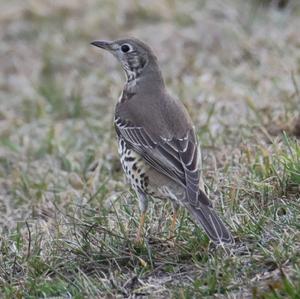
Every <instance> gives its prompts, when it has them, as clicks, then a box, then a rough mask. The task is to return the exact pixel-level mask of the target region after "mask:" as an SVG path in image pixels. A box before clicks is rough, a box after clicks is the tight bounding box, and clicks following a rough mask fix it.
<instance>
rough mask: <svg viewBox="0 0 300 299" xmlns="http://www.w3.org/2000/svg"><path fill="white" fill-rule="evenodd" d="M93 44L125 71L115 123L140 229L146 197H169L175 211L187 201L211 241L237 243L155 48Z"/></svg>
mask: <svg viewBox="0 0 300 299" xmlns="http://www.w3.org/2000/svg"><path fill="white" fill-rule="evenodd" d="M92 45H94V46H96V47H100V48H102V49H105V50H107V51H108V52H110V53H111V54H113V55H114V56H115V57H116V58H117V59H118V61H119V62H120V63H121V65H122V67H123V69H124V70H125V73H126V75H127V82H126V84H125V86H124V89H123V92H122V94H121V96H120V98H119V101H118V103H117V105H116V109H115V119H114V123H115V129H116V132H117V135H118V143H119V154H120V157H121V163H122V167H123V170H124V172H125V173H126V176H127V177H128V179H129V180H130V182H131V185H132V188H133V189H134V190H135V192H136V194H137V197H138V199H139V206H140V210H141V222H140V229H139V234H140V232H141V229H142V226H143V224H144V217H145V212H146V210H147V206H148V197H149V196H153V197H157V198H161V199H169V200H171V202H172V204H173V208H174V215H176V211H177V209H178V207H179V206H183V207H185V208H186V209H187V210H188V211H189V213H190V214H191V215H192V217H193V218H194V220H195V221H196V223H197V224H199V225H201V226H202V227H203V229H204V230H205V232H206V234H207V235H208V236H209V238H210V239H211V240H212V241H213V242H215V243H217V244H220V243H233V238H232V236H231V234H230V232H229V231H228V230H227V228H226V227H225V226H224V224H223V222H222V221H221V219H220V218H219V217H218V216H217V214H216V213H215V211H214V210H213V207H212V204H211V202H210V200H209V199H208V197H207V195H206V193H205V191H204V184H203V181H202V174H201V155H200V149H199V146H198V142H197V138H196V135H195V130H194V126H193V123H192V121H191V118H190V116H189V114H188V112H187V110H186V109H185V107H184V106H183V104H182V103H181V102H180V101H179V100H177V99H174V98H173V97H171V96H170V95H169V94H168V93H167V91H166V88H165V84H164V80H163V77H162V74H161V71H160V69H159V66H158V62H157V59H156V57H155V55H154V54H153V52H152V50H151V49H150V48H149V47H148V46H147V45H146V44H145V43H143V42H142V41H140V40H137V39H121V40H116V41H94V42H92ZM174 221H176V218H175V217H174ZM174 224H175V223H174Z"/></svg>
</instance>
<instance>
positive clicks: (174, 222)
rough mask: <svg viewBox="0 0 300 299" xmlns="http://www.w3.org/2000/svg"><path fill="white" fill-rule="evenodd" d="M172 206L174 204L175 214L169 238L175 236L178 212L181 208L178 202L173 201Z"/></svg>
mask: <svg viewBox="0 0 300 299" xmlns="http://www.w3.org/2000/svg"><path fill="white" fill-rule="evenodd" d="M172 206H173V216H172V222H171V225H170V230H169V239H172V238H174V236H175V230H176V220H177V213H178V209H179V205H178V204H177V203H176V202H172Z"/></svg>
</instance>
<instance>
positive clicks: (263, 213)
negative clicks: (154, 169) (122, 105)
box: [0, 0, 300, 299]
mask: <svg viewBox="0 0 300 299" xmlns="http://www.w3.org/2000/svg"><path fill="white" fill-rule="evenodd" d="M50 2H51V3H50ZM270 2H271V3H270ZM278 3H279V2H276V1H263V2H261V1H258V0H255V1H254V0H253V1H247V2H243V1H237V0H229V1H228V3H226V4H225V3H223V2H222V3H221V2H220V1H205V0H203V1H193V0H190V1H185V2H182V1H154V2H153V3H151V5H150V4H147V3H146V2H145V3H144V2H143V3H142V2H141V3H135V2H134V3H130V2H128V3H127V2H126V3H124V2H121V1H120V2H119V1H89V3H88V4H87V5H84V6H83V5H82V3H81V2H79V1H78V2H77V1H64V2H63V3H59V2H55V3H54V2H52V1H44V2H43V3H42V2H40V1H31V2H30V3H26V4H25V3H23V1H19V0H16V1H12V2H9V3H7V4H4V3H3V4H1V9H0V11H1V13H0V24H1V29H0V33H1V37H2V46H1V47H0V51H1V56H0V57H1V58H0V67H1V70H2V72H1V74H0V86H1V91H0V101H1V111H0V211H1V219H0V231H1V234H0V297H1V298H54V297H60V298H115V297H117V298H124V297H138V298H142V297H148V298H170V297H171V298H260V299H261V298H263V299H269V298H272V299H277V298H293V299H296V298H299V293H300V268H299V264H300V254H299V252H300V233H299V232H300V225H299V223H300V215H299V210H300V201H299V199H300V189H299V188H300V144H299V136H300V133H299V127H300V122H299V120H300V115H299V102H300V96H299V90H300V87H299V84H300V76H299V74H300V73H299V67H298V64H299V39H298V31H297V28H299V26H300V24H299V19H300V18H299V15H300V7H299V4H298V3H297V1H292V0H290V1H288V3H287V4H286V3H285V4H284V5H285V6H284V5H283V6H284V7H282V6H281V5H279V4H278ZM277 4H278V5H277ZM278 6H280V7H279V8H278ZM129 35H131V36H136V37H140V38H142V39H143V40H145V41H146V42H148V43H149V44H151V45H152V47H153V48H154V50H155V52H156V53H157V54H158V56H159V60H160V64H161V67H162V71H163V74H164V76H165V79H166V82H167V85H168V88H169V89H170V91H171V93H172V94H174V95H176V96H178V97H180V99H181V100H182V101H183V102H184V104H185V105H186V107H187V108H188V110H189V112H190V114H191V116H192V118H193V121H194V123H195V126H196V129H197V134H198V138H199V140H200V142H201V146H202V152H203V167H204V169H203V171H204V174H205V182H206V184H207V187H208V189H209V191H210V197H211V199H212V200H213V202H214V206H215V207H216V209H217V210H218V212H219V214H220V215H221V216H222V217H223V219H224V220H226V222H227V224H228V226H229V227H230V229H231V231H232V232H233V235H234V237H235V240H236V244H235V245H234V246H232V247H229V248H216V247H215V246H214V245H213V244H211V243H210V242H209V240H208V238H207V236H205V235H204V234H203V231H202V230H201V229H200V228H198V227H196V226H195V224H194V223H193V222H192V220H191V219H190V218H189V215H188V214H187V213H186V211H183V210H182V211H181V212H180V215H179V218H178V222H177V227H176V236H175V238H174V239H173V240H170V239H169V237H168V235H169V225H170V223H171V217H172V215H171V210H172V209H171V206H170V204H169V203H164V202H161V201H158V200H154V201H153V202H152V203H151V204H150V207H149V212H148V215H147V220H146V226H145V237H144V243H142V244H135V243H134V242H133V241H134V239H135V236H136V232H137V228H138V223H139V210H138V205H137V199H136V197H135V195H134V193H133V192H132V191H131V190H130V189H129V187H128V186H127V184H126V183H125V181H124V178H123V174H122V171H121V167H120V163H119V159H118V154H117V149H116V141H115V133H114V129H113V125H112V119H113V111H114V105H115V102H116V100H117V98H118V96H119V93H120V91H121V89H122V84H123V82H124V77H123V75H122V73H121V69H120V67H119V66H118V65H117V63H116V62H115V61H114V59H113V57H110V56H107V55H106V54H105V53H102V52H99V51H96V50H95V49H93V48H91V47H90V46H89V42H90V41H91V40H94V39H97V38H111V39H113V38H116V37H123V36H129Z"/></svg>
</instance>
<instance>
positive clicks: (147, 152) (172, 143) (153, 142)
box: [115, 118, 210, 206]
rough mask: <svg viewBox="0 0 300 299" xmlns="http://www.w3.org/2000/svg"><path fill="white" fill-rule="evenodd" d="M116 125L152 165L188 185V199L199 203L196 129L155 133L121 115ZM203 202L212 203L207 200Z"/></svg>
mask: <svg viewBox="0 0 300 299" xmlns="http://www.w3.org/2000/svg"><path fill="white" fill-rule="evenodd" d="M115 126H116V130H117V134H118V135H119V136H120V137H122V138H124V139H125V140H126V142H128V143H129V144H130V146H132V147H133V149H134V150H135V151H137V152H138V153H139V154H140V155H142V156H143V158H144V159H145V160H146V161H147V162H148V163H149V164H150V165H151V166H152V167H154V168H155V169H156V170H157V171H159V172H160V173H163V174H165V175H166V176H168V177H170V178H171V179H172V180H175V181H176V182H178V183H179V184H180V185H182V186H183V187H184V188H185V189H186V192H187V199H188V201H189V203H190V204H191V205H192V206H197V205H198V203H199V202H198V201H199V196H198V195H199V180H200V171H199V169H198V168H199V165H198V160H199V158H198V155H199V149H198V144H197V140H196V136H195V133H194V131H193V130H192V129H191V130H190V131H188V132H187V134H186V135H185V136H183V137H182V138H174V137H173V138H165V137H162V136H151V134H150V133H149V132H148V131H147V130H146V129H145V128H143V127H139V126H134V125H133V124H131V123H129V122H126V121H124V120H121V119H120V118H117V119H116V120H115ZM200 198H201V197H200ZM202 203H203V204H205V205H209V204H210V203H209V202H207V201H203V202H202Z"/></svg>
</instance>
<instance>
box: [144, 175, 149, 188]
mask: <svg viewBox="0 0 300 299" xmlns="http://www.w3.org/2000/svg"><path fill="white" fill-rule="evenodd" d="M144 185H145V187H148V185H149V178H148V177H147V176H146V177H145V179H144Z"/></svg>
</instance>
